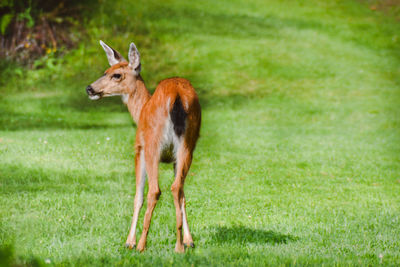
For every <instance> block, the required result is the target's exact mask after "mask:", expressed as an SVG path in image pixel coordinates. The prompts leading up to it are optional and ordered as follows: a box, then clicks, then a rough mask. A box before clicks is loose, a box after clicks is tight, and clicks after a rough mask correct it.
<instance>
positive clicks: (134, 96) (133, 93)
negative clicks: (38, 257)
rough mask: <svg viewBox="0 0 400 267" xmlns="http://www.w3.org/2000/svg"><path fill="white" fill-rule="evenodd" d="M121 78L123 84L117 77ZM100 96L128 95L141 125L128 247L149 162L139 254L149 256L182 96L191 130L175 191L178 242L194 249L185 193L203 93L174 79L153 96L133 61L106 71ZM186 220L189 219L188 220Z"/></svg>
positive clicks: (180, 248)
mask: <svg viewBox="0 0 400 267" xmlns="http://www.w3.org/2000/svg"><path fill="white" fill-rule="evenodd" d="M116 73H117V74H121V78H120V79H115V78H113V75H114V74H116ZM91 87H92V88H93V89H94V91H95V93H96V94H97V95H99V96H110V95H115V94H122V95H125V96H126V97H127V101H126V105H127V107H128V110H129V112H130V113H131V116H132V118H133V119H134V121H135V122H136V123H137V126H138V128H137V132H136V141H135V155H136V156H135V170H136V195H135V213H134V217H133V219H132V226H131V230H130V233H129V235H128V239H127V241H126V245H127V247H129V248H133V247H135V245H136V233H135V230H136V229H135V228H136V223H137V216H138V214H139V211H138V210H140V207H141V206H142V203H143V200H142V199H140V194H141V191H140V186H141V183H143V182H144V181H142V180H141V179H142V177H143V176H142V170H141V166H143V164H142V163H143V162H142V161H144V162H145V169H146V173H147V176H148V184H149V190H148V194H147V210H146V213H145V216H144V224H143V231H142V235H141V237H140V240H139V243H138V245H137V249H138V250H139V251H143V250H144V248H145V245H146V239H147V234H148V231H149V227H150V221H151V217H152V213H153V210H154V208H155V206H156V203H157V200H158V199H159V197H160V194H161V191H160V188H159V185H158V165H159V162H160V152H161V149H162V148H161V145H162V141H163V134H164V133H163V131H164V129H165V126H166V123H167V120H168V119H169V114H170V112H171V109H172V107H173V104H174V102H175V100H176V98H177V97H178V96H179V97H180V99H181V101H182V105H183V108H184V110H185V112H186V113H187V117H186V128H185V132H184V136H183V141H182V145H181V146H180V147H179V149H178V151H177V155H176V174H175V181H174V182H173V184H172V186H171V191H172V194H173V196H174V204H175V208H176V223H177V226H176V227H177V242H176V246H175V250H176V251H177V252H183V251H184V246H183V245H184V244H185V245H188V246H193V239H192V236H191V234H190V232H189V229H188V228H187V230H186V232H185V231H184V233H183V238H182V226H183V224H184V221H183V219H184V218H183V217H184V214H185V213H186V212H185V210H184V209H185V194H184V191H183V186H184V181H185V177H186V175H187V173H188V171H189V168H190V165H191V162H192V157H193V151H194V149H195V146H196V142H197V139H198V137H199V131H200V123H201V108H200V103H199V99H198V97H197V94H196V92H195V90H194V88H193V86H192V85H191V84H190V82H189V81H188V80H186V79H183V78H178V77H176V78H169V79H165V80H163V81H161V82H160V83H159V84H158V86H157V88H156V90H155V92H154V94H153V96H151V95H150V93H149V92H148V90H147V88H146V86H145V84H144V81H143V79H142V77H141V76H140V75H135V74H134V71H133V70H132V68H131V67H130V65H129V64H128V62H120V63H118V64H115V65H113V66H112V67H110V68H109V69H107V70H106V72H105V75H104V76H103V77H101V78H99V79H98V80H97V81H95V82H94V83H92V84H91ZM185 219H186V218H185Z"/></svg>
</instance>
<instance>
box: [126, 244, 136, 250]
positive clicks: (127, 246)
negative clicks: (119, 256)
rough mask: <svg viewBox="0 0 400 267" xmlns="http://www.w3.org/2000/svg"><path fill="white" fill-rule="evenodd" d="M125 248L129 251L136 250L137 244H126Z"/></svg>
mask: <svg viewBox="0 0 400 267" xmlns="http://www.w3.org/2000/svg"><path fill="white" fill-rule="evenodd" d="M125 247H126V248H128V249H135V247H136V244H129V243H126V244H125Z"/></svg>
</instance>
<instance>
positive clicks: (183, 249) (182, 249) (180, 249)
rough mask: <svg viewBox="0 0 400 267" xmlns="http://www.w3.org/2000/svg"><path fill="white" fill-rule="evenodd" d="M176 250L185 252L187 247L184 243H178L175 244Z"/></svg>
mask: <svg viewBox="0 0 400 267" xmlns="http://www.w3.org/2000/svg"><path fill="white" fill-rule="evenodd" d="M175 252H176V253H183V252H185V247H184V245H182V244H176V246H175Z"/></svg>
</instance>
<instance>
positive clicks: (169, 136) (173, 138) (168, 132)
mask: <svg viewBox="0 0 400 267" xmlns="http://www.w3.org/2000/svg"><path fill="white" fill-rule="evenodd" d="M182 141H183V136H181V137H178V136H177V135H176V134H175V131H174V124H173V122H172V120H171V117H170V116H169V115H168V118H167V120H166V122H165V126H164V131H163V138H162V143H161V154H162V152H163V150H164V149H168V148H169V147H170V146H171V145H172V146H173V151H172V153H173V155H174V158H176V152H177V151H178V148H179V146H180V145H181V144H182Z"/></svg>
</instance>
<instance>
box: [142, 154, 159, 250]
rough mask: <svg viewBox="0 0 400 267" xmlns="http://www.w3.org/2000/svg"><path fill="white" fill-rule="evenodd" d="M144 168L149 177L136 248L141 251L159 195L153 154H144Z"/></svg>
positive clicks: (155, 161)
mask: <svg viewBox="0 0 400 267" xmlns="http://www.w3.org/2000/svg"><path fill="white" fill-rule="evenodd" d="M146 170H147V176H148V178H149V192H148V193H147V209H146V214H145V215H144V223H143V231H142V235H141V237H140V240H139V244H138V246H137V250H138V251H140V252H142V251H143V250H144V249H145V247H146V240H147V234H148V232H149V228H150V222H151V216H152V215H153V210H154V208H155V206H156V204H157V201H158V199H159V197H160V195H161V191H160V188H159V186H158V161H157V160H156V159H155V157H154V155H147V154H146Z"/></svg>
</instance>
